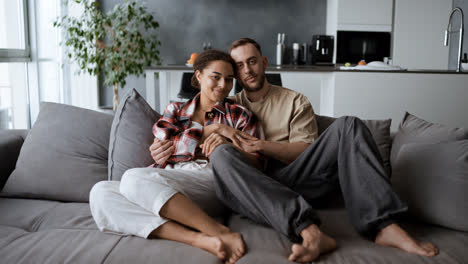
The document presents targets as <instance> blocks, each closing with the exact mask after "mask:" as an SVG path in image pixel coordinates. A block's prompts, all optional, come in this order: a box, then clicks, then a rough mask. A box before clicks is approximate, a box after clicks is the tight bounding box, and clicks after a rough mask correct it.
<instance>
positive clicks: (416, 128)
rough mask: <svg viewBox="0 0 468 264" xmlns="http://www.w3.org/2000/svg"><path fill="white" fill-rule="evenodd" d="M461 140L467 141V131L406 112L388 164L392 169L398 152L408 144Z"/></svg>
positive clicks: (396, 135) (394, 140)
mask: <svg viewBox="0 0 468 264" xmlns="http://www.w3.org/2000/svg"><path fill="white" fill-rule="evenodd" d="M463 139H468V129H465V128H454V127H448V126H445V125H443V124H436V123H431V122H428V121H426V120H424V119H422V118H419V117H417V116H415V115H412V114H410V113H408V112H406V113H405V115H404V117H403V120H402V121H401V123H400V126H399V128H398V132H397V133H396V134H395V138H394V139H393V145H392V151H391V155H390V162H391V164H392V167H393V166H394V164H395V162H396V159H397V156H398V152H400V149H401V148H402V147H403V145H405V144H408V143H439V142H450V141H457V140H463Z"/></svg>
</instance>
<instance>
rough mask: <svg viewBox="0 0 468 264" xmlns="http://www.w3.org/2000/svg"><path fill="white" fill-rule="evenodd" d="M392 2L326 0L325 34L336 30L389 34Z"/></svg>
mask: <svg viewBox="0 0 468 264" xmlns="http://www.w3.org/2000/svg"><path fill="white" fill-rule="evenodd" d="M392 20H393V0H328V1H327V34H335V35H336V30H348V31H380V32H391V31H392Z"/></svg>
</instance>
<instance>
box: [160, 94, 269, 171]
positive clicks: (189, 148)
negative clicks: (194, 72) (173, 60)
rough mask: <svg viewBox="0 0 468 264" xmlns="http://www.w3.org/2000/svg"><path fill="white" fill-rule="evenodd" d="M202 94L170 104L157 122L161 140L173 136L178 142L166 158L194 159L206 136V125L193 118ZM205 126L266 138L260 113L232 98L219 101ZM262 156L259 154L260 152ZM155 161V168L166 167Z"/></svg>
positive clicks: (206, 120) (207, 115)
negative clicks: (204, 129)
mask: <svg viewBox="0 0 468 264" xmlns="http://www.w3.org/2000/svg"><path fill="white" fill-rule="evenodd" d="M199 101H200V93H198V94H197V95H196V96H195V97H194V98H193V99H192V100H189V101H187V102H185V103H182V102H177V103H172V104H169V105H167V106H166V109H164V114H163V115H162V117H161V118H160V119H159V120H158V121H157V122H156V124H154V126H153V134H154V136H155V137H156V138H158V139H160V140H165V139H169V140H172V141H173V142H174V148H175V149H174V153H173V154H172V156H171V157H169V159H168V160H167V161H166V164H167V163H177V162H181V161H189V160H193V159H195V157H196V154H197V151H200V148H199V145H200V140H201V137H202V135H203V126H202V125H201V124H198V123H196V122H192V121H191V117H192V115H193V114H194V112H195V108H196V106H197V103H198V102H199ZM204 122H205V123H204V126H208V125H211V124H225V125H228V126H230V127H233V128H235V129H238V130H240V131H243V132H245V133H247V134H249V135H251V136H254V137H257V138H262V139H263V137H264V136H263V129H262V126H261V124H260V122H259V121H258V119H257V118H256V116H255V115H254V114H253V113H252V112H250V111H249V110H248V109H247V108H245V107H243V106H242V105H238V104H233V103H232V101H230V100H229V99H225V100H224V102H222V103H220V102H218V103H216V104H215V105H214V106H213V108H212V109H211V111H210V112H207V113H206V115H205V121H204ZM257 155H258V154H257ZM166 164H164V165H158V164H156V163H155V164H153V167H156V168H164V167H165V166H166Z"/></svg>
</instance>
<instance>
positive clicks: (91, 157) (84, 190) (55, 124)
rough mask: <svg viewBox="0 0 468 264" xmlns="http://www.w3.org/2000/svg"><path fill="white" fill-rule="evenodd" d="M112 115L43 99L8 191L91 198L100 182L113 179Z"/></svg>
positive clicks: (64, 198) (52, 197)
mask: <svg viewBox="0 0 468 264" xmlns="http://www.w3.org/2000/svg"><path fill="white" fill-rule="evenodd" d="M111 124H112V115H109V114H104V113H100V112H96V111H92V110H87V109H83V108H79V107H74V106H70V105H64V104H56V103H41V106H40V112H39V115H38V118H37V120H36V122H35V124H34V126H33V127H32V128H31V130H30V132H29V134H28V136H27V137H26V139H25V141H24V144H23V146H22V148H21V151H20V154H19V157H18V161H17V163H16V168H15V170H14V171H13V173H12V174H11V175H10V177H9V178H8V181H7V182H6V184H5V187H4V188H3V190H2V192H4V193H5V194H6V195H10V196H15V197H27V198H38V199H49V200H58V201H68V202H88V200H89V198H88V197H89V191H90V190H91V188H92V187H93V185H94V184H95V183H96V182H99V181H102V180H105V179H107V153H108V146H109V132H110V128H111Z"/></svg>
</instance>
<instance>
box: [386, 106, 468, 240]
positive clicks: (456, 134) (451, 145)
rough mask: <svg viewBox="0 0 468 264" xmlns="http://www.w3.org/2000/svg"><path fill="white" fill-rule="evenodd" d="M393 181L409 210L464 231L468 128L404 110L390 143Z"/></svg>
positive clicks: (467, 210)
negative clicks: (454, 125) (432, 120)
mask: <svg viewBox="0 0 468 264" xmlns="http://www.w3.org/2000/svg"><path fill="white" fill-rule="evenodd" d="M391 164H392V170H393V174H392V185H393V187H394V190H395V191H396V192H397V193H398V194H399V195H400V196H401V198H402V199H403V200H404V201H406V202H407V203H408V208H409V213H410V214H411V215H412V216H414V217H416V218H418V219H420V220H423V221H426V222H428V223H432V224H437V225H441V226H444V227H449V228H453V229H457V230H463V231H468V222H467V221H466V219H468V205H467V203H466V201H467V199H468V194H467V192H466V190H468V129H465V128H453V127H448V126H445V125H442V124H435V123H431V122H428V121H426V120H423V119H421V118H418V117H416V116H414V115H412V114H409V113H406V114H405V116H404V117H403V120H402V122H401V124H400V127H399V130H398V132H397V133H396V135H395V139H394V143H393V147H392V159H391Z"/></svg>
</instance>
